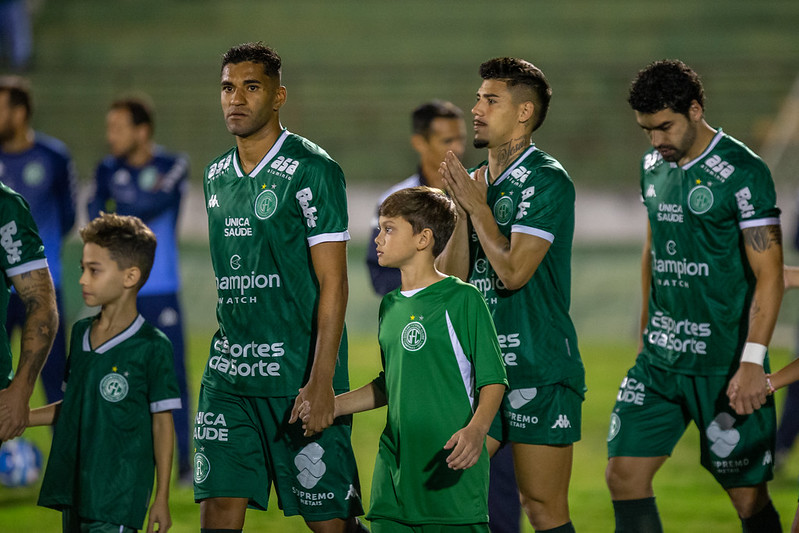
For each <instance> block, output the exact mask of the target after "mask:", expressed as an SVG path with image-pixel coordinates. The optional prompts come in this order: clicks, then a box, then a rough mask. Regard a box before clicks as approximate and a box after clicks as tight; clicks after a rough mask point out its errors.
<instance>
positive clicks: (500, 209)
mask: <svg viewBox="0 0 799 533" xmlns="http://www.w3.org/2000/svg"><path fill="white" fill-rule="evenodd" d="M512 216H513V200H511V199H510V197H509V196H503V197H502V198H500V199H499V200H497V201H496V202H495V203H494V218H495V219H496V220H497V224H499V225H500V226H504V225H505V224H507V223H508V222H510V219H511V217H512Z"/></svg>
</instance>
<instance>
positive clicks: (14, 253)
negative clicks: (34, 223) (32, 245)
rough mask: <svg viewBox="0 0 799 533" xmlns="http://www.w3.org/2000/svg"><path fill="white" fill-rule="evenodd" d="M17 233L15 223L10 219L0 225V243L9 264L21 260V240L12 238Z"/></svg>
mask: <svg viewBox="0 0 799 533" xmlns="http://www.w3.org/2000/svg"><path fill="white" fill-rule="evenodd" d="M16 234H17V223H16V222H15V221H13V220H12V221H11V222H9V223H8V224H6V225H5V226H3V227H0V245H2V246H3V249H4V250H5V251H6V254H7V255H6V257H7V259H8V262H9V264H11V265H13V264H14V263H19V262H20V261H21V260H22V254H21V253H20V248H22V241H20V240H14V236H15V235H16Z"/></svg>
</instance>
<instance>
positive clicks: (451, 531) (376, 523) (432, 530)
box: [370, 519, 489, 533]
mask: <svg viewBox="0 0 799 533" xmlns="http://www.w3.org/2000/svg"><path fill="white" fill-rule="evenodd" d="M370 526H371V531H372V533H489V529H488V524H454V525H449V524H423V525H410V524H403V523H401V522H396V521H394V520H385V519H379V520H373V521H372V523H371V524H370Z"/></svg>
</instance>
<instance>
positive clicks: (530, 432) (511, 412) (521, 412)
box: [488, 381, 583, 446]
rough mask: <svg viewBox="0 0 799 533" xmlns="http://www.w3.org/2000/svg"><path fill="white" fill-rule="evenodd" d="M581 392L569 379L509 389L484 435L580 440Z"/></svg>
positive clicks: (525, 440)
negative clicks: (540, 385)
mask: <svg viewBox="0 0 799 533" xmlns="http://www.w3.org/2000/svg"><path fill="white" fill-rule="evenodd" d="M582 406H583V394H582V393H580V392H577V390H576V389H575V388H573V387H572V386H571V382H570V381H564V382H561V383H556V384H554V385H545V386H543V387H532V388H528V389H511V390H509V391H508V392H506V393H505V397H504V398H503V399H502V406H501V407H500V408H499V412H498V413H497V416H496V417H494V420H493V422H492V423H491V428H490V429H489V430H488V435H489V436H490V437H492V438H494V439H496V440H498V441H500V442H502V443H506V442H518V443H521V444H538V445H549V446H563V445H567V444H572V443H574V442H577V441H578V440H580V426H581V424H582Z"/></svg>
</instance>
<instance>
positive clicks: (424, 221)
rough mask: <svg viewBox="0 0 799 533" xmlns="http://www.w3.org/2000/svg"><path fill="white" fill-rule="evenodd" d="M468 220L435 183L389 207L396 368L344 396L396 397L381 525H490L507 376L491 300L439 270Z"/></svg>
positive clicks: (377, 513) (394, 198)
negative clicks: (460, 219)
mask: <svg viewBox="0 0 799 533" xmlns="http://www.w3.org/2000/svg"><path fill="white" fill-rule="evenodd" d="M456 216H457V215H456V211H455V207H454V205H453V203H452V201H451V200H449V199H448V198H447V197H446V196H445V195H444V194H442V193H441V192H439V191H437V190H435V189H431V188H429V187H413V188H409V189H403V190H400V191H397V192H395V193H394V194H392V195H390V196H389V197H388V198H387V199H386V200H385V201H384V202H383V203H382V205H381V207H380V211H379V228H380V231H379V233H378V235H377V237H376V238H375V243H376V244H377V258H378V262H379V264H380V265H381V266H384V267H392V268H398V269H399V270H400V273H401V285H400V287H398V288H397V289H395V290H393V291H391V292H390V293H388V294H387V295H386V296H385V297H384V298H383V301H382V302H381V304H380V318H379V324H380V326H379V332H378V340H379V342H380V351H381V356H382V359H383V368H384V372H381V374H380V376H378V378H376V379H375V380H374V381H372V382H371V383H368V384H367V385H364V386H363V387H361V388H359V389H356V390H354V391H352V392H348V393H345V394H342V395H339V396H336V412H335V414H336V416H343V415H350V414H352V413H358V412H361V411H366V410H369V409H374V408H377V407H381V406H383V405H386V404H387V405H388V414H387V418H386V428H385V430H384V431H383V435H382V436H381V437H380V447H379V450H378V453H377V461H376V464H375V471H374V477H373V479H372V498H371V508H370V510H369V515H368V518H369V519H370V520H372V532H373V533H394V532H405V533H411V532H417V533H418V532H424V531H427V530H432V531H448V532H453V533H454V532H464V533H465V532H478V531H482V532H486V533H487V532H488V501H487V499H488V453H487V450H486V447H485V436H486V433H487V432H488V428H489V426H490V425H491V421H492V419H493V418H494V415H495V414H496V412H497V408H498V407H499V404H500V402H501V400H502V396H503V394H504V392H505V386H506V384H507V381H506V379H505V370H504V368H503V364H502V356H501V353H500V350H499V344H498V342H497V336H496V330H495V329H494V325H493V323H492V320H491V315H490V314H489V312H488V309H487V307H486V304H485V302H484V300H483V298H482V296H481V295H480V293H479V292H478V291H477V290H476V289H475V288H474V287H473V286H470V285H467V284H465V283H463V282H462V281H460V280H458V279H457V278H454V277H451V276H446V275H444V274H442V273H441V272H439V271H438V270H436V268H435V266H434V262H435V258H436V256H438V255H439V254H440V253H441V251H442V250H443V249H444V246H445V245H446V243H447V240H449V238H450V235H451V234H452V230H453V228H454V226H455V220H456ZM300 416H301V417H302V418H303V420H305V414H304V410H303V411H302V412H301V413H300Z"/></svg>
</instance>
